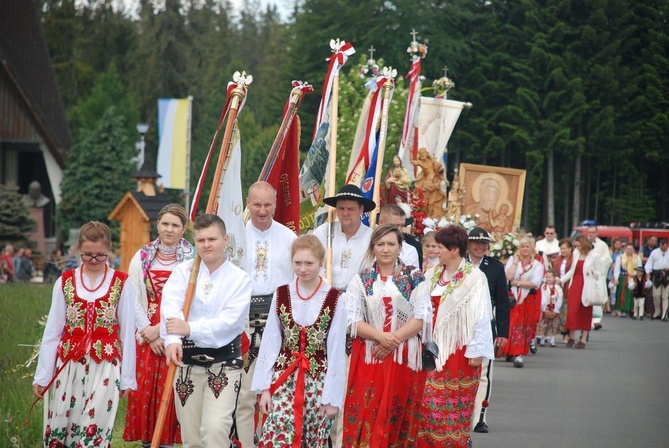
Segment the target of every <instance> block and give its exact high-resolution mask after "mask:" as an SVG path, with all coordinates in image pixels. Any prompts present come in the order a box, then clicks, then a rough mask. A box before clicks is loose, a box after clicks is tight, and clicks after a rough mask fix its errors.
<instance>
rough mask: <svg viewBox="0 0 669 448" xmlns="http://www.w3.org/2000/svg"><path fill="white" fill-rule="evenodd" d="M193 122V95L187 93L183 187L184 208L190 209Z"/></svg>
mask: <svg viewBox="0 0 669 448" xmlns="http://www.w3.org/2000/svg"><path fill="white" fill-rule="evenodd" d="M192 122H193V97H192V96H191V95H188V131H187V132H186V187H185V189H184V196H185V197H184V204H185V207H184V208H185V209H186V210H190V145H191V126H192Z"/></svg>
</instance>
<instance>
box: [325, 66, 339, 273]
mask: <svg viewBox="0 0 669 448" xmlns="http://www.w3.org/2000/svg"><path fill="white" fill-rule="evenodd" d="M338 113H339V71H337V73H335V75H334V78H333V79H332V103H331V108H330V157H329V160H328V180H327V183H326V185H327V187H328V188H327V191H326V192H325V197H326V198H327V197H332V196H334V195H335V182H336V180H335V179H336V173H337V118H338V117H337V115H338ZM334 220H335V209H334V207H328V237H327V243H328V244H327V246H328V247H327V253H326V258H325V279H326V280H327V281H328V283H330V284H331V283H332V258H333V256H334V252H333V248H332V239H333V238H334Z"/></svg>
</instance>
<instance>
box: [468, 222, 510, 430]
mask: <svg viewBox="0 0 669 448" xmlns="http://www.w3.org/2000/svg"><path fill="white" fill-rule="evenodd" d="M492 242H493V239H492V238H491V237H490V234H488V232H486V231H485V230H484V229H482V228H480V227H474V228H473V229H472V230H471V231H470V232H469V243H468V253H467V259H468V260H469V262H470V263H472V264H473V265H474V266H476V267H477V268H479V269H480V270H481V271H483V273H484V274H485V276H486V278H487V279H488V289H489V290H490V299H491V301H492V310H493V320H492V334H493V339H494V341H495V346H496V347H500V346H502V345H504V344H505V343H506V341H507V338H508V337H509V310H510V307H509V292H508V288H507V283H506V275H505V273H504V265H503V264H502V263H500V262H499V261H498V260H495V259H494V258H492V257H489V256H488V255H486V253H487V252H488V246H489V245H490V243H492ZM492 370H493V360H492V359H488V360H486V361H485V362H483V365H482V369H481V379H480V382H479V389H478V392H477V394H476V403H475V405H474V414H473V418H472V425H473V430H474V432H482V433H487V432H488V431H489V429H488V424H487V423H486V410H487V408H488V403H489V401H490V392H491V390H492Z"/></svg>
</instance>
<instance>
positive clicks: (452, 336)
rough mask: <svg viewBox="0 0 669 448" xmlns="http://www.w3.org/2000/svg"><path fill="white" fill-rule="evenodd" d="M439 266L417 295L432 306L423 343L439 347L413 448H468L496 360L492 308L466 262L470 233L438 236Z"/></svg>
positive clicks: (479, 276) (481, 278) (449, 230)
mask: <svg viewBox="0 0 669 448" xmlns="http://www.w3.org/2000/svg"><path fill="white" fill-rule="evenodd" d="M436 240H437V243H438V244H439V264H438V265H437V266H435V267H433V268H431V269H430V270H429V271H427V273H426V274H425V278H426V281H425V282H423V283H422V284H421V285H420V286H419V287H418V288H417V289H416V291H415V292H414V293H415V294H416V295H420V294H424V293H425V292H427V294H429V295H430V297H431V300H432V310H433V317H432V319H431V320H430V322H428V324H429V325H428V329H427V330H426V332H425V339H426V340H427V343H428V345H429V343H430V342H434V343H435V344H436V347H437V349H438V350H437V351H438V354H437V355H436V360H435V364H436V370H431V371H429V372H427V379H426V381H425V387H424V390H423V396H422V399H421V401H422V405H421V407H420V410H419V411H418V413H417V414H416V421H415V424H417V425H418V439H417V442H416V444H415V445H414V446H416V447H418V448H425V447H440V448H442V447H454V448H464V447H466V446H467V444H468V441H469V431H470V428H471V419H472V412H473V409H474V401H475V398H476V392H477V389H478V384H479V377H480V375H481V363H482V361H483V358H487V359H493V357H494V353H493V338H492V326H491V325H490V322H491V320H492V306H491V302H490V290H489V288H488V281H487V280H486V276H485V274H484V273H483V272H481V270H479V269H478V268H477V267H475V266H474V265H472V264H471V263H469V262H468V261H467V260H466V259H465V258H464V256H465V254H466V252H467V242H468V237H467V232H465V231H464V230H463V229H461V228H460V227H458V226H454V225H453V226H448V227H446V228H444V229H441V230H440V231H439V232H437V235H436Z"/></svg>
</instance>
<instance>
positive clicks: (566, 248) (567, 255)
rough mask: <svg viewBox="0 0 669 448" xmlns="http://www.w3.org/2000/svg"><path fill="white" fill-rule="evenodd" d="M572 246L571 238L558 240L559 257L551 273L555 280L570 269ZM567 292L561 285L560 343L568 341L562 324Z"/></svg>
mask: <svg viewBox="0 0 669 448" xmlns="http://www.w3.org/2000/svg"><path fill="white" fill-rule="evenodd" d="M573 251H574V246H573V245H572V243H571V238H562V239H561V240H560V255H558V257H557V258H556V259H555V260H553V271H555V275H556V276H557V279H558V280H559V279H561V278H562V277H564V276H565V275H566V274H567V272H569V269H571V263H572V253H573ZM568 292H569V287H568V286H567V285H562V297H563V300H562V306H561V307H560V312H559V314H560V333H562V342H564V343H566V342H567V340H568V339H569V332H568V331H567V330H566V329H565V328H564V323H565V322H566V321H567V301H566V300H564V298H565V297H567V294H568Z"/></svg>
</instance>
